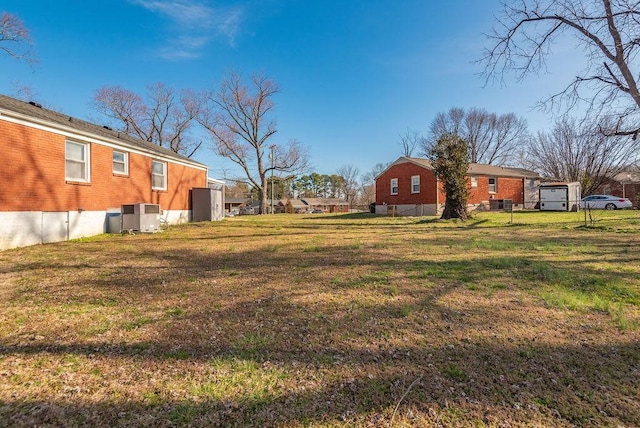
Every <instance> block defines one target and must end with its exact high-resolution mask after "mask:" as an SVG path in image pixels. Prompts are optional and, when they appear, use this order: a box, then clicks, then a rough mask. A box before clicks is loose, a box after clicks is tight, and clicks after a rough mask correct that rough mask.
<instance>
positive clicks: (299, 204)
mask: <svg viewBox="0 0 640 428" xmlns="http://www.w3.org/2000/svg"><path fill="white" fill-rule="evenodd" d="M289 202H291V206H292V207H293V208H306V207H307V204H305V203H304V202H302V201H301V200H300V199H293V198H292V199H280V200H279V201H278V204H279V205H282V206H283V207H284V206H287V204H288V203H289Z"/></svg>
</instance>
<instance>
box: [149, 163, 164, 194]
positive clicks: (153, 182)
mask: <svg viewBox="0 0 640 428" xmlns="http://www.w3.org/2000/svg"><path fill="white" fill-rule="evenodd" d="M155 165H162V174H158V173H156V172H155V168H154V167H155ZM156 177H162V187H160V186H156V185H155V180H154V178H156ZM151 189H153V190H167V163H166V162H163V161H159V160H153V161H151Z"/></svg>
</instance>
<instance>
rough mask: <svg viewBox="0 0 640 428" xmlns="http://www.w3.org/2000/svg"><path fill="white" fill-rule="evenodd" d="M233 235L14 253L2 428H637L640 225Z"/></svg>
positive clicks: (517, 224) (317, 226) (335, 223)
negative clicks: (181, 427)
mask: <svg viewBox="0 0 640 428" xmlns="http://www.w3.org/2000/svg"><path fill="white" fill-rule="evenodd" d="M580 215H581V213H566V214H562V213H517V214H514V221H513V223H511V224H510V220H511V219H510V216H508V215H507V214H493V213H492V214H483V215H478V216H476V217H475V218H474V219H473V220H471V221H470V222H468V223H459V222H441V221H437V220H435V219H427V220H425V219H417V218H387V217H383V218H380V217H372V216H368V215H344V216H329V215H327V216H300V215H297V216H295V215H281V216H280V215H279V216H265V217H236V218H233V219H228V220H226V221H224V222H218V223H210V224H204V223H203V224H190V225H186V226H180V227H171V228H170V229H169V230H167V231H164V232H162V233H159V234H155V235H136V236H129V235H123V236H120V235H116V236H113V235H103V236H99V237H96V238H92V239H84V240H80V241H74V242H66V243H60V244H54V245H44V246H36V247H30V248H23V249H17V250H12V251H5V252H2V253H0V284H1V285H0V297H1V298H2V301H3V310H2V311H1V312H0V425H12V426H34V425H44V426H47V425H51V426H57V425H65V426H74V425H75V426H85V425H95V426H176V425H190V426H291V427H295V426H391V425H393V426H438V425H455V426H505V425H510V426H533V425H538V426H574V425H580V426H603V425H609V426H610V425H614V426H615V425H621V426H638V425H640V417H639V416H638V415H640V402H639V400H638V397H639V396H640V386H639V385H640V367H639V366H638V361H640V345H639V344H640V255H638V252H637V250H636V249H637V248H638V245H639V244H640V239H639V238H640V217H639V216H638V213H637V212H636V211H627V212H613V213H602V214H601V215H600V217H599V218H598V219H597V221H596V222H594V223H593V224H592V223H589V224H587V225H586V226H585V225H584V218H582V217H580Z"/></svg>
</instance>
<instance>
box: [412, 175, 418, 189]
mask: <svg viewBox="0 0 640 428" xmlns="http://www.w3.org/2000/svg"><path fill="white" fill-rule="evenodd" d="M411 193H420V176H419V175H414V176H412V177H411Z"/></svg>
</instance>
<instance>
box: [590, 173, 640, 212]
mask: <svg viewBox="0 0 640 428" xmlns="http://www.w3.org/2000/svg"><path fill="white" fill-rule="evenodd" d="M599 193H602V194H605V195H613V196H618V197H619V198H622V197H623V196H622V195H623V194H624V197H625V198H627V199H629V200H631V203H632V204H633V206H634V207H636V208H640V198H638V196H640V183H629V184H625V185H624V189H623V186H622V183H621V182H619V181H613V180H610V181H608V182H607V183H605V184H604V185H603V186H601V187H600V188H599V189H597V190H596V191H594V192H592V194H599ZM582 196H588V195H582Z"/></svg>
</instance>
